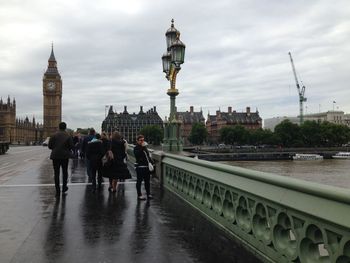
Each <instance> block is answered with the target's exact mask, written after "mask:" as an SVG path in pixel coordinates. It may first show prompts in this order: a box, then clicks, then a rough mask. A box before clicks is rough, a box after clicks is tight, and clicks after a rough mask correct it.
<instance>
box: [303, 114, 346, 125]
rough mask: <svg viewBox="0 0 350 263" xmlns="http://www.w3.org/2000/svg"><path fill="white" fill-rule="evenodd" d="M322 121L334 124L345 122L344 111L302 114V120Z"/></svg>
mask: <svg viewBox="0 0 350 263" xmlns="http://www.w3.org/2000/svg"><path fill="white" fill-rule="evenodd" d="M306 120H307V121H316V122H324V121H328V122H331V123H334V124H345V116H344V111H327V112H320V113H313V114H306V115H304V121H306Z"/></svg>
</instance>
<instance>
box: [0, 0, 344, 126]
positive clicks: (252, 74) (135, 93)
mask: <svg viewBox="0 0 350 263" xmlns="http://www.w3.org/2000/svg"><path fill="white" fill-rule="evenodd" d="M0 4H1V8H0V24H1V26H0V46H1V49H0V88H1V93H0V96H1V97H2V98H3V100H4V99H5V100H6V98H7V96H8V95H10V96H11V99H12V98H13V97H15V98H16V102H17V117H21V118H24V117H25V116H26V115H27V116H28V117H29V118H30V119H31V118H32V117H33V115H34V116H35V118H36V119H37V120H38V121H42V114H43V113H42V111H43V106H42V100H43V97H42V77H43V74H44V71H45V70H46V68H47V60H48V58H49V55H50V52H51V43H52V42H53V43H54V52H55V56H56V60H57V63H58V69H59V71H60V74H61V76H62V80H63V98H62V101H63V121H66V122H67V124H68V126H69V127H70V128H74V129H75V128H77V127H94V128H96V129H97V130H100V128H101V123H102V121H103V119H104V116H105V105H113V107H114V109H115V110H116V111H118V112H120V111H123V108H124V105H127V106H128V111H129V113H133V112H136V113H137V112H138V111H139V107H140V106H141V105H142V106H143V109H144V110H148V109H150V108H151V107H153V106H157V110H158V112H159V115H160V116H161V117H162V118H163V119H164V117H165V116H168V115H169V96H168V95H167V94H166V91H167V89H168V88H169V82H168V81H167V80H166V79H165V76H164V73H163V72H162V64H161V56H162V54H163V53H164V52H165V50H166V44H165V35H164V34H165V32H166V30H167V29H168V28H169V27H170V24H171V23H170V21H171V19H172V18H174V19H175V27H176V28H177V29H178V30H179V31H180V32H181V40H182V41H183V42H184V43H185V44H186V55H185V63H184V64H183V65H182V70H181V71H180V73H179V74H178V78H177V88H178V89H179V92H180V94H179V96H177V99H176V104H177V108H178V111H186V110H189V107H190V106H191V105H192V106H194V108H195V111H199V110H200V108H202V109H203V113H204V116H205V117H206V116H207V113H208V111H210V113H211V114H214V113H215V111H216V110H218V109H219V108H220V109H221V110H222V111H227V107H228V106H232V107H233V109H234V110H237V111H245V108H246V107H247V106H249V107H251V110H252V111H255V110H256V109H258V110H259V113H260V116H261V117H262V118H263V119H265V118H270V117H275V116H296V115H297V114H298V113H299V103H298V94H297V90H296V87H295V82H294V77H293V72H292V68H291V64H290V60H289V56H288V52H289V51H290V52H291V53H292V55H293V59H294V63H295V66H296V70H297V73H298V77H299V80H301V81H303V84H304V85H305V86H306V93H305V96H306V97H307V99H308V100H307V102H306V103H305V106H307V109H306V108H305V109H304V112H307V113H312V112H319V111H327V110H332V109H333V106H335V109H339V110H343V111H345V112H346V113H350V105H349V98H350V89H349V84H348V82H349V72H350V47H349V45H348V43H349V42H350V41H349V40H350V4H349V2H348V1H345V0H343V1H337V2H331V1H325V0H323V1H322V0H321V1H307V2H305V1H301V0H297V1H277V0H271V1H258V0H255V1H243V0H242V1H230V0H223V1H216V2H213V1H207V0H204V1H200V2H197V1H193V0H190V1H185V0H178V1H160V0H156V1H141V0H129V1H127V2H125V1H111V0H102V1H98V2H87V1H80V0H78V1H65V0H64V1H59V2H48V1H43V0H33V1H3V0H0ZM333 101H335V102H336V103H335V104H333Z"/></svg>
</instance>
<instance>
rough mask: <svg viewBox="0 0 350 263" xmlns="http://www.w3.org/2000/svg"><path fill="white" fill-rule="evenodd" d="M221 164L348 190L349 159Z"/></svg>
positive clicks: (349, 180)
mask: <svg viewBox="0 0 350 263" xmlns="http://www.w3.org/2000/svg"><path fill="white" fill-rule="evenodd" d="M221 163H225V164H228V165H232V166H239V167H243V168H247V169H252V170H257V171H261V172H267V173H273V174H279V175H283V176H290V177H294V178H299V179H302V180H307V181H312V182H316V183H321V184H326V185H333V186H337V187H342V188H348V189H350V160H349V159H348V160H335V159H328V160H321V161H292V160H288V161H227V162H221Z"/></svg>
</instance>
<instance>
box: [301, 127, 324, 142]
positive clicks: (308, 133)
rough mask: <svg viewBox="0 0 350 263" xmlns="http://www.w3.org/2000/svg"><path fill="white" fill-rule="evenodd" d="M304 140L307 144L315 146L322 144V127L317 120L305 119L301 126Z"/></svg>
mask: <svg viewBox="0 0 350 263" xmlns="http://www.w3.org/2000/svg"><path fill="white" fill-rule="evenodd" d="M300 133H301V136H302V140H303V142H304V144H305V145H306V146H309V147H315V146H320V145H321V138H322V135H321V127H320V124H319V123H318V122H316V121H305V122H304V123H303V124H302V125H301V126H300Z"/></svg>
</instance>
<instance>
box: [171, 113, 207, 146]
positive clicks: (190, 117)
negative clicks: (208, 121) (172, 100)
mask: <svg viewBox="0 0 350 263" xmlns="http://www.w3.org/2000/svg"><path fill="white" fill-rule="evenodd" d="M176 114H177V119H178V120H179V121H181V126H180V134H181V137H182V138H183V140H184V144H185V145H187V144H189V143H190V142H189V140H188V137H189V136H190V133H191V130H192V126H193V124H195V123H203V124H204V125H205V118H204V117H203V112H202V110H201V111H197V112H195V111H194V110H193V106H191V107H190V111H185V112H177V113H176Z"/></svg>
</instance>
